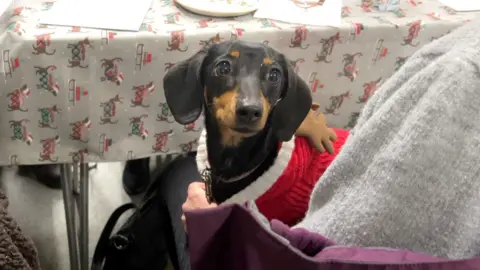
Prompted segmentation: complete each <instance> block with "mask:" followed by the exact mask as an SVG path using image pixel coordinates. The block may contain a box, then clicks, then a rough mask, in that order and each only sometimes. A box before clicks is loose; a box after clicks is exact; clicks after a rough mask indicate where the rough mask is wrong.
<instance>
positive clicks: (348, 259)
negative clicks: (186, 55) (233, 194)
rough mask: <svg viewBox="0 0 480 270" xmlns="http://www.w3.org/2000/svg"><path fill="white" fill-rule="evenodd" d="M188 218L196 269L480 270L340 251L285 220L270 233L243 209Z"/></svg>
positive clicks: (384, 252) (402, 255)
mask: <svg viewBox="0 0 480 270" xmlns="http://www.w3.org/2000/svg"><path fill="white" fill-rule="evenodd" d="M185 215H186V218H187V227H188V243H189V251H190V261H191V268H192V270H205V269H209V270H224V269H230V270H237V269H238V270H261V269H302V270H313V269H316V270H337V269H341V270H410V269H411V270H427V269H428V270H457V269H458V270H478V269H480V258H478V257H476V258H472V259H468V260H455V261H454V260H446V259H441V258H437V257H433V256H429V255H425V254H420V253H414V252H410V251H406V250H392V249H387V248H358V247H346V246H339V245H335V243H334V242H333V241H331V240H329V239H327V238H325V237H323V236H321V235H319V234H316V233H311V232H309V231H307V230H304V229H290V228H289V227H287V226H286V225H284V224H283V223H281V222H279V221H272V222H271V226H270V228H267V227H266V226H265V225H263V224H261V223H260V222H258V220H257V218H256V217H255V216H254V215H253V214H252V213H251V212H250V211H249V210H248V209H246V208H245V207H243V206H240V205H221V206H219V207H216V208H211V209H205V210H199V211H192V212H187V213H185ZM285 239H286V240H287V241H286V240H285Z"/></svg>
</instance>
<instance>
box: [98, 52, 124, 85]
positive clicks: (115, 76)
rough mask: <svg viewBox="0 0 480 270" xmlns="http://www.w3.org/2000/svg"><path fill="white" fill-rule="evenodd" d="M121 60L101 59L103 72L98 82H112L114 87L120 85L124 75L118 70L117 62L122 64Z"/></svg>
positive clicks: (117, 58)
mask: <svg viewBox="0 0 480 270" xmlns="http://www.w3.org/2000/svg"><path fill="white" fill-rule="evenodd" d="M122 61H123V59H122V58H120V57H115V58H112V59H105V58H104V59H101V60H100V63H101V67H102V68H103V69H104V70H103V76H102V77H101V78H100V81H102V82H104V81H107V82H112V83H115V84H116V85H120V84H121V83H122V81H123V78H124V75H123V73H122V72H120V71H119V70H118V65H117V63H118V62H122Z"/></svg>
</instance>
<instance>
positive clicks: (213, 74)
mask: <svg viewBox="0 0 480 270" xmlns="http://www.w3.org/2000/svg"><path fill="white" fill-rule="evenodd" d="M163 86H164V90H165V97H166V101H167V104H168V106H169V107H170V110H171V113H172V115H173V117H174V119H175V120H176V121H177V122H178V123H180V124H183V125H187V124H190V123H192V122H194V121H196V120H197V119H198V118H199V117H200V115H201V114H202V111H203V113H204V117H205V129H206V136H204V138H205V137H206V138H205V139H204V141H205V144H206V145H205V146H206V148H207V150H206V152H207V155H208V157H207V162H208V167H209V168H208V169H207V170H208V172H207V175H206V176H205V175H204V178H209V179H211V182H210V183H207V196H208V195H212V198H211V199H213V200H214V201H215V202H217V203H222V202H226V201H227V200H228V199H229V198H231V197H232V196H234V195H235V194H237V193H239V192H240V191H242V190H244V189H246V188H247V187H249V186H251V184H252V183H254V182H255V181H256V180H257V179H259V177H261V176H262V175H263V174H264V173H265V172H266V171H267V170H269V169H270V168H271V167H272V165H274V163H275V161H276V159H277V157H278V156H279V155H280V154H279V153H282V151H281V149H280V148H282V146H281V145H282V144H287V143H286V142H289V141H293V140H294V139H292V138H293V137H294V135H295V133H296V131H297V129H298V128H299V127H300V125H301V124H302V122H303V121H304V119H305V117H306V116H307V114H309V112H310V109H311V107H312V97H311V93H310V90H309V87H308V85H307V84H306V83H305V82H304V81H303V80H302V79H301V78H300V77H299V76H298V75H297V74H296V73H295V71H294V67H293V66H292V65H291V64H290V61H288V60H287V59H286V57H285V56H284V55H283V54H281V53H279V52H277V51H275V50H274V49H272V48H271V47H269V46H267V45H265V44H260V43H249V42H245V41H227V42H222V43H217V44H210V45H208V46H206V47H204V48H203V49H202V50H200V51H199V52H197V53H196V54H195V55H193V56H192V57H190V58H189V59H187V60H184V61H182V62H179V63H177V64H176V65H175V66H174V67H172V68H171V69H170V70H169V71H168V73H167V74H166V76H165V77H164V85H163ZM200 144H202V138H200V140H199V149H200ZM310 148H311V147H310ZM325 148H327V147H325ZM198 151H199V152H198V154H197V165H198V164H199V163H198V162H199V158H198V155H199V154H200V150H198ZM199 167H200V166H199ZM200 169H201V168H199V170H200ZM200 172H201V173H202V171H200ZM204 180H205V179H204ZM209 184H211V186H210V187H209ZM209 188H211V194H208V190H209ZM258 195H261V194H258ZM307 199H308V198H307Z"/></svg>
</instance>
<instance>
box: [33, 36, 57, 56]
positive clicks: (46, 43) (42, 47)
mask: <svg viewBox="0 0 480 270" xmlns="http://www.w3.org/2000/svg"><path fill="white" fill-rule="evenodd" d="M52 34H53V33H48V34H41V35H37V36H35V39H36V41H35V44H33V45H32V47H33V51H32V54H34V55H39V54H45V55H53V54H55V52H56V50H55V49H53V50H51V51H48V47H50V44H51V36H52Z"/></svg>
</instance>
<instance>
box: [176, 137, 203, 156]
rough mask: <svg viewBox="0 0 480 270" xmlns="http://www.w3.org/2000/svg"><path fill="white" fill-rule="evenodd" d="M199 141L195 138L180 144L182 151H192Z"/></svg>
mask: <svg viewBox="0 0 480 270" xmlns="http://www.w3.org/2000/svg"><path fill="white" fill-rule="evenodd" d="M197 143H198V139H195V140H192V141H189V142H187V143H181V144H180V145H179V147H180V149H181V150H182V152H184V153H190V152H192V151H195V149H196V146H197Z"/></svg>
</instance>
